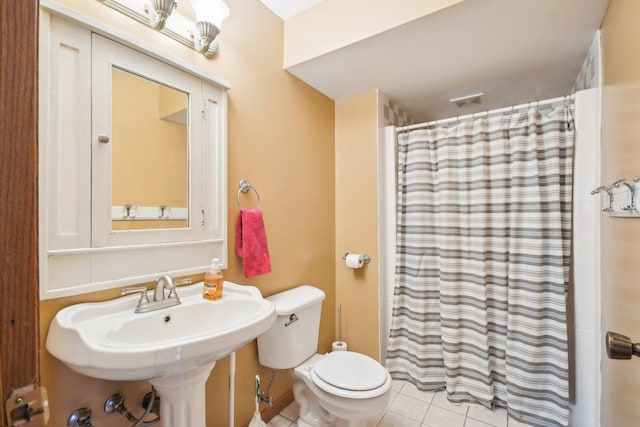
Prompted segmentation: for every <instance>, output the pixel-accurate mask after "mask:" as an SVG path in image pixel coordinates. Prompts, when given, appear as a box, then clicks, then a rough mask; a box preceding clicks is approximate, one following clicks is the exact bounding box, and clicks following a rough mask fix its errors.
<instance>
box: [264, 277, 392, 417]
mask: <svg viewBox="0 0 640 427" xmlns="http://www.w3.org/2000/svg"><path fill="white" fill-rule="evenodd" d="M324 298H325V295H324V292H322V291H321V290H320V289H318V288H314V287H313V286H308V285H305V286H300V287H297V288H294V289H290V290H288V291H285V292H281V293H279V294H276V295H273V296H271V297H269V298H268V299H269V300H270V301H272V302H273V303H274V304H275V306H276V314H277V315H278V317H277V320H276V323H275V324H274V325H273V326H272V327H271V328H270V329H269V330H267V332H265V333H263V334H262V335H260V336H259V337H258V356H259V359H260V364H261V365H263V366H266V367H269V368H273V369H290V373H291V377H292V379H293V395H294V398H295V400H296V402H298V404H299V405H300V419H299V420H298V425H299V426H301V427H309V426H313V427H325V426H336V427H343V426H344V427H356V426H358V427H360V426H362V427H365V426H366V427H370V426H375V425H376V422H377V421H378V419H379V418H380V416H381V415H382V414H383V413H384V411H385V410H386V408H387V404H388V403H389V398H390V396H391V376H390V375H389V372H388V371H387V370H386V369H385V368H384V367H383V366H382V365H381V364H380V363H378V362H377V361H376V360H374V359H372V358H371V357H369V356H366V355H364V354H360V353H355V352H352V351H334V352H331V353H327V354H322V355H321V354H316V350H317V349H318V332H319V330H320V311H321V310H320V309H321V307H322V300H324Z"/></svg>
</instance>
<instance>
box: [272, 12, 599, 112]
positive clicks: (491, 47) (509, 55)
mask: <svg viewBox="0 0 640 427" xmlns="http://www.w3.org/2000/svg"><path fill="white" fill-rule="evenodd" d="M262 1H263V2H265V3H267V1H268V0H262ZM271 1H274V0H271ZM281 1H285V2H286V1H287V0H281ZM298 1H300V0H296V2H294V3H297V2H298ZM289 2H290V3H291V0H289ZM607 4H608V0H466V1H464V2H462V3H458V4H456V5H454V6H451V7H449V8H447V9H443V10H441V11H439V12H436V13H434V14H431V15H428V16H425V17H422V18H419V19H417V20H415V21H412V22H409V23H407V24H405V25H402V26H400V27H396V28H394V29H392V30H390V31H387V32H384V33H382V34H379V35H376V36H373V37H371V38H368V39H366V40H363V41H361V42H358V43H354V44H352V45H349V46H347V47H344V48H342V49H339V50H336V51H333V52H330V53H328V54H326V55H322V56H320V57H317V58H314V59H312V60H310V61H307V62H304V63H301V64H297V65H294V66H292V67H290V68H289V69H288V71H289V72H291V73H292V74H294V75H295V76H297V77H298V78H300V79H302V80H303V81H305V82H307V83H308V84H310V85H311V86H313V87H314V88H316V89H318V90H319V91H320V92H322V93H324V94H325V95H327V96H329V97H330V98H332V99H335V100H340V99H343V98H346V97H349V96H352V95H355V94H358V93H362V92H365V91H368V90H371V89H376V88H377V89H379V90H381V91H382V92H383V93H385V94H386V95H388V96H389V97H390V98H392V99H394V100H395V101H397V103H398V104H399V105H400V106H401V108H402V109H404V110H405V111H406V112H407V113H409V115H410V117H412V118H413V120H414V122H421V121H426V120H433V119H438V118H445V117H453V116H458V115H464V114H469V113H471V112H475V111H484V110H489V109H493V108H499V107H505V106H510V105H515V104H521V103H525V102H529V101H535V100H541V99H548V98H554V97H557V96H563V95H566V94H567V93H569V91H570V90H571V88H572V87H573V84H574V82H575V80H576V77H577V75H578V72H579V70H580V67H581V66H582V63H583V62H584V59H585V57H586V54H587V52H588V49H589V47H590V45H591V43H592V41H593V38H594V35H595V32H596V31H597V30H598V28H599V27H600V23H601V21H602V18H603V16H604V14H605V11H606V7H607ZM328 28H330V27H328ZM479 92H483V93H484V96H483V97H482V104H480V105H472V106H464V107H462V108H458V107H456V106H455V105H454V104H451V103H449V99H451V98H458V97H462V96H465V95H471V94H476V93H479Z"/></svg>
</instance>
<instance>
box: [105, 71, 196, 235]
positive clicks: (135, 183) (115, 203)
mask: <svg viewBox="0 0 640 427" xmlns="http://www.w3.org/2000/svg"><path fill="white" fill-rule="evenodd" d="M188 107H189V94H187V93H185V92H182V91H180V90H178V89H174V88H172V87H169V86H166V85H164V84H160V83H157V82H155V81H153V80H150V79H147V78H145V77H142V76H139V75H136V74H133V73H131V72H129V71H126V70H123V69H119V68H117V67H115V66H114V67H112V71H111V116H112V142H111V144H112V149H111V150H112V151H111V156H112V158H111V162H112V163H111V168H112V174H111V177H112V182H111V189H112V194H111V205H112V208H111V209H112V214H111V229H112V230H139V229H159V228H186V227H188V226H189V216H188V211H189V209H188V201H189V129H188V124H189V119H188V118H189V110H188Z"/></svg>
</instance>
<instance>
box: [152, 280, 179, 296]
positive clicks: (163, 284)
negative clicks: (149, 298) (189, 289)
mask: <svg viewBox="0 0 640 427" xmlns="http://www.w3.org/2000/svg"><path fill="white" fill-rule="evenodd" d="M165 288H166V289H169V296H168V298H172V295H173V297H175V298H178V294H176V285H175V284H174V283H173V279H172V278H171V277H169V276H167V275H164V276H162V277H158V278H157V279H156V290H155V291H154V293H153V300H154V301H164V290H165ZM168 298H167V299H168ZM178 300H180V299H179V298H178Z"/></svg>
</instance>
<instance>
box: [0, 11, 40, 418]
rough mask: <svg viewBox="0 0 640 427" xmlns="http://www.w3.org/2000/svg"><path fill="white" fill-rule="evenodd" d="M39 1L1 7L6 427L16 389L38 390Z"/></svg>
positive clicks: (0, 256) (0, 302) (1, 349)
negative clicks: (9, 400)
mask: <svg viewBox="0 0 640 427" xmlns="http://www.w3.org/2000/svg"><path fill="white" fill-rule="evenodd" d="M38 8H39V5H38V0H1V1H0V387H1V388H2V396H3V399H2V405H1V407H0V425H3V426H4V425H6V417H5V410H4V402H5V400H6V399H7V398H8V397H9V395H10V394H11V391H12V390H13V389H16V388H19V387H23V386H27V385H29V384H37V385H39V383H40V363H39V362H40V360H39V341H40V340H39V329H40V328H39V294H38Z"/></svg>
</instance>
